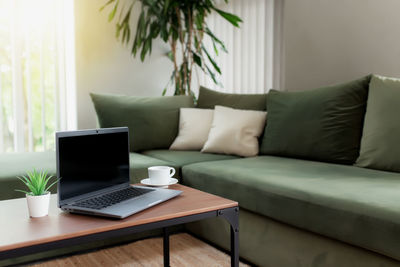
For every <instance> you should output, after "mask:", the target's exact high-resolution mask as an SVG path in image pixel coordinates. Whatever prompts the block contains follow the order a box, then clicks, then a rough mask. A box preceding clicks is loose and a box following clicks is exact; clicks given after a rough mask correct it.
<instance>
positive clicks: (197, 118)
mask: <svg viewBox="0 0 400 267" xmlns="http://www.w3.org/2000/svg"><path fill="white" fill-rule="evenodd" d="M213 117H214V110H213V109H201V108H181V109H180V113H179V133H178V136H177V137H176V138H175V140H174V142H173V143H172V145H171V147H170V148H169V149H171V150H201V149H202V148H203V146H204V144H205V142H206V141H207V138H208V133H209V132H210V129H211V125H212V121H213Z"/></svg>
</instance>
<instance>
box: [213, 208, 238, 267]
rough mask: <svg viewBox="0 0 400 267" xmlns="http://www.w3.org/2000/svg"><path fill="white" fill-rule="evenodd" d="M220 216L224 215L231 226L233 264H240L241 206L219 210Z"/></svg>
mask: <svg viewBox="0 0 400 267" xmlns="http://www.w3.org/2000/svg"><path fill="white" fill-rule="evenodd" d="M218 216H222V217H224V218H225V219H226V220H227V221H228V222H229V224H230V228H231V266H232V267H238V266H239V208H238V207H235V208H229V209H224V210H220V211H218Z"/></svg>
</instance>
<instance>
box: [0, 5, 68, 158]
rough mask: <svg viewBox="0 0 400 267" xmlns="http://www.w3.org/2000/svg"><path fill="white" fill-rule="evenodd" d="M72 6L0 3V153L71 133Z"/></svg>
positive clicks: (40, 146)
mask: <svg viewBox="0 0 400 267" xmlns="http://www.w3.org/2000/svg"><path fill="white" fill-rule="evenodd" d="M72 12H73V1H64V0H35V1H32V0H0V152H13V151H15V152H22V151H43V150H51V149H54V132H55V131H58V130H65V129H70V128H74V127H75V125H74V124H76V119H74V117H75V116H76V111H75V108H74V94H75V92H74V90H75V88H74V67H73V64H74V63H73V62H74V58H73V57H74V53H73V13H72Z"/></svg>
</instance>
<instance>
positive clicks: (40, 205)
mask: <svg viewBox="0 0 400 267" xmlns="http://www.w3.org/2000/svg"><path fill="white" fill-rule="evenodd" d="M52 177H53V176H52V175H47V172H46V171H37V170H35V169H34V170H33V171H28V172H27V173H26V175H23V176H21V177H18V179H20V180H21V181H22V182H23V183H24V184H25V185H26V187H27V188H28V190H29V191H25V190H19V189H16V191H19V192H22V193H25V195H26V200H27V202H28V210H29V215H30V216H31V217H42V216H46V215H47V214H48V213H49V203H50V192H49V189H50V188H51V187H52V186H53V185H54V184H55V183H57V181H58V180H56V181H54V182H53V183H51V184H50V185H48V184H49V182H50V179H51V178H52Z"/></svg>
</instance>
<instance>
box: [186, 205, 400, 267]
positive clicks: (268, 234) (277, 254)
mask: <svg viewBox="0 0 400 267" xmlns="http://www.w3.org/2000/svg"><path fill="white" fill-rule="evenodd" d="M185 227H186V229H187V230H188V231H189V232H190V233H193V234H195V235H196V236H199V237H201V238H204V239H207V240H208V241H210V242H212V243H214V244H216V245H217V246H219V247H222V248H224V249H226V250H229V248H230V246H229V240H230V230H229V224H228V223H226V221H225V220H224V219H222V218H215V219H207V220H202V221H198V222H195V223H190V224H186V225H185ZM239 240H240V249H239V253H240V257H241V258H244V259H246V260H249V261H250V262H252V263H253V264H256V265H257V266H261V267H262V266H265V267H274V266H279V267H305V266H310V267H322V266H323V267H338V266H340V267H383V266H385V267H396V266H397V267H398V266H400V262H398V261H396V260H393V259H390V258H388V257H385V256H383V255H379V254H377V253H374V252H372V251H369V250H365V249H362V248H358V247H354V246H351V245H348V244H345V243H343V242H340V241H337V240H333V239H330V238H326V237H323V236H321V235H318V234H313V233H311V232H308V231H304V230H301V229H299V228H296V227H292V226H289V225H287V224H284V223H280V222H278V221H275V220H272V219H270V218H267V217H265V216H261V215H258V214H255V213H253V212H250V211H248V210H245V209H241V210H240V212H239Z"/></svg>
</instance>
